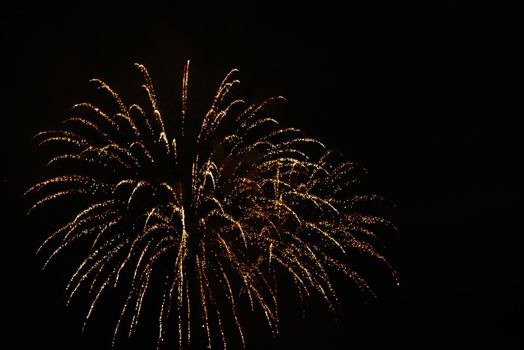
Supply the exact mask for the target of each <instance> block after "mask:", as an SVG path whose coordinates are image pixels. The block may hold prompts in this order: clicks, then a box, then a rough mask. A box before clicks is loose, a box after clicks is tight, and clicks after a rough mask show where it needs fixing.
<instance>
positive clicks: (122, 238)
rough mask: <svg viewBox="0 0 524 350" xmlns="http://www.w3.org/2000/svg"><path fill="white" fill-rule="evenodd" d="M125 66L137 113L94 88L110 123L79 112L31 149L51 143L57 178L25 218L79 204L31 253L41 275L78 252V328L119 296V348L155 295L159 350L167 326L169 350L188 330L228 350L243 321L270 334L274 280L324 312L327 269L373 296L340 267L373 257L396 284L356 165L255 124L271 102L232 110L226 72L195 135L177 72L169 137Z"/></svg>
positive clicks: (186, 340) (92, 110) (40, 190)
mask: <svg viewBox="0 0 524 350" xmlns="http://www.w3.org/2000/svg"><path fill="white" fill-rule="evenodd" d="M136 66H137V67H138V68H139V70H140V71H141V73H142V74H143V76H144V80H145V83H144V85H143V88H144V89H145V91H146V93H147V99H148V102H147V103H148V106H147V108H143V107H141V106H140V105H138V104H132V105H130V106H128V105H126V104H125V103H124V102H123V100H122V99H121V98H120V96H119V95H118V94H117V93H116V92H115V91H114V90H113V89H111V88H110V87H109V86H108V85H107V84H106V83H104V82H103V81H101V80H99V79H93V80H92V81H93V82H94V83H95V84H97V86H98V88H99V89H101V90H105V92H106V93H108V94H109V95H110V96H112V97H111V98H112V100H113V101H114V105H115V109H117V112H116V113H107V112H105V111H103V110H102V109H100V108H98V107H96V106H95V105H93V104H91V103H79V104H77V105H75V106H73V112H74V117H71V118H69V119H67V120H66V121H65V125H66V127H65V128H64V129H63V130H55V131H44V132H41V133H39V134H37V135H36V136H35V138H36V140H37V141H38V143H39V144H40V145H44V144H57V145H58V147H56V148H55V149H58V153H57V154H54V155H53V156H52V157H51V160H50V161H49V164H48V165H49V166H52V167H55V168H57V169H58V170H56V171H55V173H56V172H58V176H56V177H52V178H49V179H46V180H44V181H41V182H40V183H38V184H36V185H35V186H33V187H31V188H30V189H29V190H28V191H27V192H26V195H28V196H31V197H32V198H33V200H34V202H33V203H34V205H33V206H32V207H31V209H30V212H31V211H33V210H35V209H36V208H38V207H41V206H48V205H49V206H51V205H52V204H53V203H54V204H55V208H56V203H57V202H58V203H62V202H61V201H62V200H67V199H69V200H72V199H74V200H75V201H76V202H75V203H81V204H80V207H79V208H77V210H76V211H74V209H71V211H72V212H71V213H70V214H71V218H70V220H69V221H67V222H66V223H65V224H64V225H63V226H61V227H59V228H58V229H57V230H55V231H54V232H53V233H52V234H51V235H50V236H49V237H48V238H47V240H46V241H45V242H44V243H43V244H42V246H41V247H40V249H39V251H48V254H49V255H48V259H47V261H46V262H45V264H44V267H45V266H46V265H47V264H48V263H49V262H50V261H51V260H52V259H53V257H55V256H56V255H57V253H59V252H60V251H62V250H63V249H64V248H66V247H67V246H69V245H71V244H72V243H73V242H76V241H84V244H85V245H86V247H87V250H86V255H85V257H84V259H83V260H82V261H81V263H80V264H79V266H78V267H77V269H76V271H75V272H74V274H73V275H72V276H71V278H70V280H69V283H68V285H67V287H66V291H67V293H68V303H69V301H70V300H71V298H72V297H73V296H74V295H75V294H76V293H77V292H78V291H79V290H80V289H82V288H85V289H86V290H88V291H89V295H90V296H91V298H92V299H91V301H90V305H89V309H88V311H87V315H86V317H85V322H87V321H88V319H89V318H90V316H91V314H92V312H93V309H94V307H95V305H96V304H97V303H98V302H99V300H100V297H101V295H102V294H103V293H104V291H106V290H109V289H112V288H116V287H117V286H119V285H123V286H124V289H125V290H127V293H126V294H127V295H126V296H125V297H124V298H123V299H122V306H121V309H120V316H119V318H118V321H117V322H116V326H115V329H114V336H113V344H114V343H115V341H116V340H117V338H118V335H119V334H120V333H121V332H125V333H126V334H127V335H128V336H129V337H130V336H131V335H132V334H133V333H134V332H135V331H136V329H137V325H138V321H139V318H140V315H141V311H142V309H143V305H144V302H145V300H146V299H147V298H148V295H149V294H155V292H154V290H157V291H160V292H159V293H158V297H157V298H156V299H155V300H157V305H158V311H157V312H158V313H157V315H158V340H157V346H160V345H161V344H162V342H163V341H164V339H165V337H166V331H167V330H168V328H171V327H170V325H171V324H173V325H175V326H174V327H172V328H173V329H176V332H175V334H177V338H178V343H179V346H180V348H182V347H183V346H184V345H185V344H187V345H189V344H190V342H191V334H192V330H194V329H197V330H199V329H204V331H203V332H204V333H205V334H206V335H207V342H208V347H211V345H212V344H214V343H215V342H218V343H219V344H220V343H222V345H223V347H224V348H226V344H227V339H228V338H230V337H232V336H236V337H238V338H239V340H240V342H241V343H242V345H243V346H245V344H246V339H245V331H244V327H243V321H242V320H243V313H245V312H251V311H255V312H258V313H260V314H261V315H262V318H263V319H265V322H267V324H268V326H269V328H270V329H271V332H272V333H273V334H274V335H276V334H277V332H278V326H279V316H278V307H277V306H278V305H277V289H276V287H277V283H276V278H275V276H276V273H277V272H278V273H280V274H283V275H286V276H287V279H288V280H289V281H290V283H291V284H292V285H294V287H295V289H296V291H297V295H298V296H299V297H300V298H301V299H303V298H305V297H307V296H309V295H310V294H312V293H315V294H318V295H320V297H321V298H322V299H323V300H324V301H325V302H326V304H327V306H328V307H329V308H330V309H331V310H333V311H334V310H335V308H336V303H337V298H336V295H335V291H334V289H333V287H332V283H331V280H330V272H331V271H333V270H336V271H339V272H341V273H342V274H344V275H346V276H347V277H349V278H350V279H352V280H353V281H354V282H355V283H356V284H357V285H358V286H359V288H361V289H362V290H364V291H366V292H368V293H370V294H372V295H373V291H372V289H371V288H370V286H369V285H368V283H367V282H366V280H365V279H363V278H362V277H361V276H360V275H359V274H358V273H357V272H356V271H354V270H353V269H352V268H351V267H350V266H348V264H347V261H348V256H350V255H351V254H353V253H358V252H360V253H363V254H365V255H368V256H371V257H373V258H375V259H378V260H380V261H382V262H384V263H385V265H386V266H387V267H388V268H389V269H390V271H391V273H392V274H393V275H395V273H394V270H393V269H391V266H390V265H389V263H388V262H387V260H386V259H385V258H384V257H383V255H381V254H380V253H379V252H378V251H377V249H376V246H377V243H378V238H377V237H376V229H377V227H380V226H382V225H388V224H389V223H388V221H387V220H385V219H384V218H382V217H381V216H379V215H373V214H368V213H363V212H362V211H361V210H359V208H361V207H362V204H363V203H367V204H366V205H369V203H374V202H375V201H376V200H378V197H377V196H374V195H363V194H360V193H355V190H354V186H355V184H356V183H357V182H358V175H359V174H360V172H359V169H358V167H357V166H356V165H355V164H354V163H352V162H346V161H344V160H343V159H342V157H341V155H340V154H339V153H338V152H336V151H330V150H326V149H325V147H324V145H322V144H321V143H320V142H319V141H317V140H315V139H311V138H308V137H305V136H304V135H303V134H302V133H301V131H300V130H298V129H294V128H282V127H280V126H279V124H278V122H277V121H276V120H275V119H274V118H272V117H269V116H267V114H266V112H265V110H266V109H267V106H268V105H270V104H271V103H272V102H275V101H278V100H281V99H282V97H276V98H271V99H268V100H265V101H263V102H261V103H257V104H251V105H248V104H246V103H245V102H244V101H243V100H240V99H231V98H230V97H229V92H230V90H231V89H232V88H233V87H234V86H235V85H236V84H238V83H239V81H238V80H235V79H233V75H234V74H235V73H236V70H232V71H231V72H230V73H229V74H227V75H226V77H225V78H224V80H223V81H222V83H221V84H220V86H219V88H218V91H217V93H216V95H215V96H214V98H213V101H212V103H211V107H210V108H209V111H208V112H207V114H206V115H205V116H204V118H203V119H202V121H201V123H200V124H199V128H197V129H194V128H193V129H191V128H189V127H188V120H187V119H188V70H189V62H188V63H187V64H186V66H185V69H184V74H183V82H182V111H181V114H180V117H179V118H178V120H175V121H173V122H172V123H173V125H174V126H173V127H172V128H170V129H173V130H167V128H166V127H165V125H166V123H165V120H164V118H163V116H162V114H161V112H160V108H159V106H158V105H157V99H156V95H155V91H154V89H153V84H152V82H151V79H150V76H149V74H148V72H147V70H146V68H145V67H144V66H143V65H139V64H137V65H136ZM70 207H71V208H74V206H70ZM50 247H52V248H50ZM243 305H244V306H243ZM244 309H247V310H244ZM249 309H251V311H249ZM226 323H228V325H229V324H231V325H232V326H231V327H226V326H225V324H226ZM195 324H196V326H197V327H195ZM84 326H85V323H84ZM226 328H227V329H228V330H229V331H226V330H227V329H226ZM228 332H229V333H231V334H228ZM234 333H236V335H234ZM215 338H216V341H215V340H213V339H215Z"/></svg>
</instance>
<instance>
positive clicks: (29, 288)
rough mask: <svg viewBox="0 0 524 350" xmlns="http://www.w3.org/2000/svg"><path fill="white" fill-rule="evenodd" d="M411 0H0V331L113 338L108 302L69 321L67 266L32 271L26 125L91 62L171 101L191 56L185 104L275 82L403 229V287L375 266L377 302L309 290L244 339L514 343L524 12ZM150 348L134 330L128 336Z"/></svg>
mask: <svg viewBox="0 0 524 350" xmlns="http://www.w3.org/2000/svg"><path fill="white" fill-rule="evenodd" d="M423 2H424V3H425V4H424V5H417V6H415V5H414V4H408V3H398V2H397V3H395V4H391V2H387V1H375V0H373V1H360V2H358V1H354V2H351V4H352V5H346V7H344V8H335V7H327V6H326V7H313V6H310V7H304V6H303V5H300V6H298V5H296V6H284V5H278V4H270V3H266V2H262V3H260V4H259V5H253V6H247V5H244V6H243V7H233V6H219V5H214V6H207V5H205V4H200V5H198V6H194V7H186V6H182V5H179V6H177V5H172V6H171V7H156V6H153V5H152V4H151V3H150V2H144V4H143V5H142V6H143V7H139V6H137V5H129V4H128V5H124V6H123V7H121V8H118V9H116V8H110V7H109V5H107V4H106V5H94V4H93V3H91V2H87V3H84V4H83V5H81V6H76V7H72V6H71V7H67V6H69V5H65V6H66V7H58V6H57V7H37V8H35V7H33V6H30V5H29V4H27V5H24V4H21V5H17V6H10V7H7V8H3V9H2V11H1V13H0V24H1V31H0V32H1V38H2V40H1V43H2V57H1V59H2V73H1V80H2V94H1V98H2V109H1V112H0V113H1V118H2V121H1V124H0V126H1V128H0V130H1V134H2V138H1V142H2V143H1V145H2V147H1V152H2V153H1V155H2V158H1V163H0V164H1V166H2V172H1V173H0V180H1V183H0V186H1V199H2V207H3V211H2V214H1V215H2V221H1V223H2V225H1V245H0V246H1V247H2V254H1V256H2V260H1V271H0V272H1V273H2V275H1V276H2V282H1V286H2V295H3V297H2V299H1V304H2V309H1V313H0V314H1V317H2V324H3V327H2V334H3V335H2V342H3V343H4V344H13V345H12V346H8V347H13V348H18V349H29V348H35V347H38V348H42V349H47V348H54V349H93V348H96V349H109V348H110V347H111V344H110V343H111V339H110V334H111V333H110V329H109V330H108V327H107V325H106V324H105V323H104V314H107V313H111V312H112V311H111V308H110V306H111V305H105V306H103V307H101V308H100V309H98V311H97V312H96V313H95V314H94V318H93V321H92V323H91V325H92V326H90V327H88V328H87V330H86V332H85V334H84V335H81V334H80V328H81V325H82V322H81V320H82V315H83V312H85V310H86V306H87V303H82V302H78V303H75V305H76V306H73V307H72V308H69V309H67V308H66V307H65V301H64V293H63V289H64V287H65V284H66V281H67V280H66V277H67V274H66V273H64V269H63V268H61V266H55V267H53V268H51V269H50V270H49V271H46V272H42V271H41V265H42V263H43V259H42V258H40V257H37V256H36V254H35V251H36V247H38V245H39V244H40V243H41V241H42V240H43V238H44V237H45V235H46V233H47V232H46V231H44V230H42V228H41V227H40V224H42V222H35V221H34V220H33V221H32V220H31V217H27V216H26V215H25V210H27V208H28V203H27V202H25V201H24V200H23V199H22V196H21V195H22V193H23V192H24V190H25V189H27V187H28V186H30V185H31V184H32V183H34V182H35V181H37V180H38V179H40V178H42V177H43V176H45V174H46V173H45V169H44V166H43V165H44V160H45V153H44V152H41V151H39V150H38V149H37V147H36V145H35V143H34V142H33V141H32V140H31V137H32V136H33V135H34V134H35V133H37V132H38V131H40V130H42V129H48V128H55V127H59V126H60V121H61V120H63V119H65V118H66V116H67V113H68V112H69V108H70V107H71V105H73V104H74V103H76V102H78V101H80V100H82V99H84V98H85V97H90V96H93V91H94V89H93V86H92V85H90V84H89V83H88V80H89V79H90V78H92V77H100V78H103V79H104V80H105V81H107V82H109V83H110V84H111V85H112V86H113V87H115V89H116V90H118V91H122V94H123V95H124V96H126V92H129V91H132V89H134V88H135V87H136V85H137V84H138V83H140V76H139V74H137V73H136V70H135V68H134V67H133V63H134V62H140V63H143V64H145V65H146V66H147V67H148V69H149V72H150V74H151V75H152V78H153V81H154V83H155V84H156V87H157V95H158V96H159V100H160V105H161V106H163V107H164V108H165V110H166V111H167V112H168V113H167V114H166V113H165V115H168V114H169V113H173V114H174V113H176V112H177V108H179V105H180V84H181V83H180V82H181V75H182V70H183V64H184V62H185V61H186V60H187V59H191V77H190V79H191V84H192V85H190V89H191V90H190V101H191V103H192V105H193V106H194V108H193V110H194V112H195V113H197V112H198V111H201V112H203V111H204V110H205V108H206V107H207V106H208V101H209V98H210V97H211V94H213V93H214V91H215V89H216V87H217V86H218V84H219V83H220V81H221V79H222V78H223V76H224V75H225V74H226V73H227V72H228V71H229V70H230V69H231V68H235V67H236V68H239V69H240V75H239V78H240V80H241V81H242V83H241V88H240V91H241V95H242V96H244V97H246V98H248V99H250V100H257V99H262V98H264V97H268V96H272V95H284V96H286V97H287V103H286V105H285V108H284V109H283V111H282V112H281V115H280V118H279V119H280V120H281V121H282V123H283V124H284V125H288V126H294V127H298V128H301V129H303V130H305V131H306V133H307V134H308V135H310V136H312V137H315V138H317V139H319V140H321V141H323V142H324V143H325V144H327V145H329V146H330V147H332V148H336V149H339V150H340V151H342V152H343V153H344V155H345V157H346V158H347V159H351V160H356V161H358V162H360V163H361V164H362V165H364V166H365V167H366V168H367V169H368V171H369V174H368V177H367V178H366V181H367V183H368V184H369V187H370V188H373V189H374V190H376V192H379V193H382V194H383V195H385V196H386V197H387V198H389V199H390V200H391V201H392V202H394V203H395V204H396V207H395V208H392V209H391V210H390V216H391V217H392V218H393V220H394V221H395V222H396V223H397V225H398V227H399V230H398V231H397V232H393V233H388V234H387V236H385V237H384V239H385V241H386V244H387V250H386V255H388V256H389V257H390V259H391V261H392V263H393V264H394V265H395V266H396V267H397V269H398V271H399V273H400V278H401V286H400V287H398V288H395V287H394V286H393V283H392V282H391V281H390V280H388V278H387V275H385V274H381V272H380V269H374V268H371V269H370V273H371V276H368V277H370V278H371V281H372V282H373V283H374V285H375V286H376V287H377V294H378V296H379V298H378V299H377V300H370V299H366V298H364V297H362V295H361V294H359V293H358V290H357V289H356V288H354V287H351V286H349V285H345V284H344V283H340V292H339V297H340V298H341V299H342V300H343V303H342V310H341V312H342V313H343V317H342V319H341V320H340V322H339V323H338V325H336V324H335V323H334V321H333V320H332V318H331V317H330V315H329V313H328V312H327V311H325V310H323V308H322V307H320V306H318V307H317V305H316V304H315V302H314V301H313V302H312V305H310V306H309V307H308V308H309V313H308V315H307V316H306V318H304V319H302V318H301V317H300V313H299V312H298V311H297V310H294V308H293V307H292V306H289V307H286V306H285V305H286V300H281V304H282V307H283V308H284V312H283V316H282V327H281V335H280V337H279V338H277V339H276V340H273V339H271V337H270V336H269V332H267V331H265V330H264V331H263V332H262V333H263V334H258V333H259V332H257V330H256V329H251V330H249V329H248V330H247V334H248V345H249V346H248V348H249V349H251V348H252V349H272V348H274V349H295V348H297V349H298V348H301V349H375V348H384V347H388V348H401V347H402V348H416V347H417V348H418V347H420V348H427V347H428V346H444V347H445V348H447V349H448V348H451V349H453V348H459V347H461V348H473V347H474V346H481V345H482V346H493V347H496V348H500V349H522V348H524V339H523V333H522V331H523V329H524V321H523V317H524V308H523V304H524V302H523V295H524V293H523V292H524V288H523V287H524V254H523V250H522V249H523V248H524V233H523V230H522V211H521V208H522V179H523V177H522V175H523V174H522V171H521V168H522V166H521V163H522V161H523V158H522V150H523V149H524V147H523V146H524V145H523V143H524V142H523V140H524V138H523V136H522V134H523V131H522V128H521V127H520V126H519V125H520V124H521V119H522V117H523V116H524V113H523V112H524V107H523V103H522V101H524V99H523V96H524V94H523V93H524V89H523V86H524V68H523V67H524V66H523V63H524V50H523V48H524V36H523V30H522V26H523V25H524V23H523V22H522V16H521V14H522V13H523V9H522V7H516V6H515V5H510V2H506V1H463V2H459V1H452V0H447V1H430V2H428V1H423ZM62 267H63V266H62ZM365 275H367V274H365ZM115 312H116V311H115ZM146 328H147V327H146ZM266 333H267V334H266ZM326 343H327V344H329V345H327V344H326ZM124 345H125V346H127V344H125V343H124ZM149 345H153V341H150V340H149V339H147V340H143V339H139V338H135V342H134V345H133V347H132V348H135V347H136V348H139V347H141V348H144V349H146V348H147V347H146V346H149ZM2 347H4V346H2ZM232 348H235V347H234V346H232Z"/></svg>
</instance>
